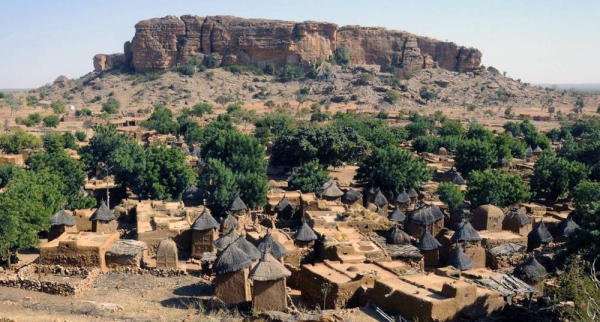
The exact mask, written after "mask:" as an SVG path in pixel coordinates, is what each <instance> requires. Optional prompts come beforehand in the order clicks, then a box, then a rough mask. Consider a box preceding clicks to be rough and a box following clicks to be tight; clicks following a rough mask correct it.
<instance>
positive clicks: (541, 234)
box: [527, 221, 554, 243]
mask: <svg viewBox="0 0 600 322" xmlns="http://www.w3.org/2000/svg"><path fill="white" fill-rule="evenodd" d="M527 238H529V240H530V241H533V242H536V243H549V242H551V241H552V240H553V239H554V238H552V235H551V234H550V232H549V231H548V228H546V225H545V224H544V222H543V221H540V223H539V224H537V225H536V226H535V227H534V228H533V230H532V231H531V232H530V233H529V234H528V235H527Z"/></svg>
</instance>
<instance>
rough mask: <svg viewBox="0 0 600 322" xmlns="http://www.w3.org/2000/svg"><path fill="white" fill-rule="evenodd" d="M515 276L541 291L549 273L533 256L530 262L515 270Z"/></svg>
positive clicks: (527, 261)
mask: <svg viewBox="0 0 600 322" xmlns="http://www.w3.org/2000/svg"><path fill="white" fill-rule="evenodd" d="M514 274H515V276H516V277H518V278H520V279H522V280H523V281H525V282H526V283H527V284H529V285H531V286H534V287H537V288H538V289H540V288H541V287H542V286H543V282H544V279H545V278H546V276H547V275H548V272H547V271H546V268H545V267H544V266H542V264H540V263H539V262H538V261H537V260H536V259H535V257H534V256H533V255H532V256H531V257H529V259H528V260H526V261H525V262H523V263H522V264H521V265H519V266H517V267H516V268H515V270H514Z"/></svg>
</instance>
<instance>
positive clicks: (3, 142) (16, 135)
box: [0, 129, 42, 154]
mask: <svg viewBox="0 0 600 322" xmlns="http://www.w3.org/2000/svg"><path fill="white" fill-rule="evenodd" d="M41 147H42V139H40V138H39V137H37V136H35V135H32V134H29V133H27V132H25V131H23V130H21V129H18V130H16V131H14V132H13V133H4V134H2V135H0V149H2V151H4V153H6V154H19V153H21V152H23V151H25V150H35V149H39V148H41Z"/></svg>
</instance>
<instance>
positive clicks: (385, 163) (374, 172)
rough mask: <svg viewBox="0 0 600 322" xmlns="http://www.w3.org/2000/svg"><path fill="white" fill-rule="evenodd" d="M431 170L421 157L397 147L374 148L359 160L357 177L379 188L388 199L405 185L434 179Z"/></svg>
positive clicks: (407, 186) (364, 183)
mask: <svg viewBox="0 0 600 322" xmlns="http://www.w3.org/2000/svg"><path fill="white" fill-rule="evenodd" d="M431 174H432V171H431V170H430V169H428V168H427V166H426V162H425V161H424V160H422V159H415V158H414V157H413V155H412V153H410V152H409V151H407V150H403V149H400V148H398V147H388V148H386V149H374V150H373V152H372V153H371V155H370V156H369V157H366V158H364V159H363V160H361V161H360V162H359V168H358V170H357V172H356V176H355V180H356V181H358V182H359V183H361V184H363V185H365V186H372V187H379V188H380V189H381V190H382V191H383V193H384V194H385V195H386V196H387V197H388V198H393V197H394V196H395V195H397V194H398V193H400V192H401V191H402V190H403V189H406V188H411V187H412V188H416V187H418V186H419V185H420V184H421V183H423V182H427V181H428V180H429V179H431Z"/></svg>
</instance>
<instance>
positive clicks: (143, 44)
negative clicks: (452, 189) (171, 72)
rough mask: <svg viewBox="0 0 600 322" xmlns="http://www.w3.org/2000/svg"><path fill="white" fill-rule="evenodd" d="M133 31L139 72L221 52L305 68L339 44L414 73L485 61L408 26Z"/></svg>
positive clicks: (361, 58) (214, 22)
mask: <svg viewBox="0 0 600 322" xmlns="http://www.w3.org/2000/svg"><path fill="white" fill-rule="evenodd" d="M135 29H136V32H135V36H134V38H133V40H132V41H131V46H130V53H128V49H127V48H126V50H125V51H126V52H125V55H123V61H125V60H127V57H130V61H131V64H132V67H133V68H135V70H138V71H149V70H163V69H169V68H173V67H176V66H179V65H182V64H185V63H186V62H187V61H188V60H189V59H190V58H191V57H193V56H196V55H199V54H203V55H204V56H206V55H211V54H212V55H215V56H218V57H219V60H218V61H220V63H221V64H223V65H233V64H249V65H255V66H258V67H264V66H265V65H267V64H270V63H273V64H275V65H277V66H279V67H281V66H284V65H286V64H301V65H305V66H307V65H311V64H314V63H315V62H316V61H317V60H319V59H323V60H324V59H327V58H328V57H331V56H332V55H333V54H334V52H335V50H336V48H338V47H340V46H344V47H345V48H346V49H347V51H348V53H349V55H350V57H351V62H352V64H375V65H379V66H381V67H384V68H386V67H391V66H394V67H397V68H400V69H405V70H411V69H412V70H414V69H420V68H433V67H438V66H439V67H441V68H444V69H448V70H456V71H459V70H462V71H472V70H475V69H476V68H477V67H479V65H480V63H481V52H480V51H479V50H477V49H474V48H466V47H462V46H458V45H456V44H454V43H451V42H441V41H438V40H435V39H431V38H426V37H420V36H416V35H413V34H410V33H408V32H404V31H395V30H387V29H385V28H373V27H360V26H345V27H341V28H340V27H339V26H338V25H336V24H333V23H326V22H311V21H307V22H290V21H280V20H264V19H243V18H237V17H232V16H210V17H198V16H192V15H185V16H182V17H181V18H177V17H175V16H167V17H164V18H154V19H149V20H143V21H140V22H139V23H138V24H136V25H135ZM109 56H110V55H97V57H98V59H96V57H94V67H95V69H96V70H105V69H109V68H114V67H109V64H107V63H106V62H107V61H108V60H109V59H108V57H109ZM201 57H202V56H201ZM103 64H104V65H103ZM110 66H112V65H110Z"/></svg>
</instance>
